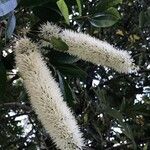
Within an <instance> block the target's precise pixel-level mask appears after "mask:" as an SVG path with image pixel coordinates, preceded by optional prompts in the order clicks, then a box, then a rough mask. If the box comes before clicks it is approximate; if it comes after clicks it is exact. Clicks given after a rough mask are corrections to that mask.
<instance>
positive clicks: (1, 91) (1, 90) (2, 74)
mask: <svg viewBox="0 0 150 150" xmlns="http://www.w3.org/2000/svg"><path fill="white" fill-rule="evenodd" d="M6 79H7V78H6V69H5V67H4V65H3V63H2V62H1V61H0V98H3V96H4V95H5V89H6Z"/></svg>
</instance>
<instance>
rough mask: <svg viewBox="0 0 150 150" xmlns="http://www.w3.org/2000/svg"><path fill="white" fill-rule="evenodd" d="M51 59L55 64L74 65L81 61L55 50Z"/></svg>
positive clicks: (50, 54)
mask: <svg viewBox="0 0 150 150" xmlns="http://www.w3.org/2000/svg"><path fill="white" fill-rule="evenodd" d="M49 58H50V60H51V62H52V63H53V64H58V63H59V64H61V63H62V64H72V63H75V62H77V61H78V60H79V58H77V57H75V56H72V55H69V54H67V53H62V52H59V51H55V50H51V51H50V53H49Z"/></svg>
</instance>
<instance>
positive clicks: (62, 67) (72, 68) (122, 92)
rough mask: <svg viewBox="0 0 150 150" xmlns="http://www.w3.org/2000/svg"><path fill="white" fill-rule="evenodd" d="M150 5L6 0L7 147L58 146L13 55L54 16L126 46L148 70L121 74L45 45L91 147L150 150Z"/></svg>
mask: <svg viewBox="0 0 150 150" xmlns="http://www.w3.org/2000/svg"><path fill="white" fill-rule="evenodd" d="M16 6H17V7H16ZM149 6H150V1H149V0H72V1H69V0H65V1H64V0H58V1H57V0H42V1H41V0H18V1H15V0H1V1H0V149H2V150H9V149H13V150H22V149H25V150H37V149H40V150H52V149H56V148H55V145H54V144H53V143H52V141H51V139H50V137H49V136H48V135H47V133H46V132H45V130H44V129H43V127H42V125H41V123H40V122H39V121H38V120H37V116H36V114H35V113H34V112H33V110H32V108H31V106H30V102H29V99H28V96H27V93H26V91H25V89H24V87H23V82H22V79H21V78H20V77H19V74H18V72H17V70H16V67H15V62H14V53H13V40H14V39H16V38H19V37H21V36H24V35H25V34H27V36H28V37H30V38H32V40H35V41H37V40H38V38H39V37H38V28H39V26H40V24H41V23H43V22H47V21H52V22H55V23H57V24H58V25H60V26H62V27H65V28H69V29H72V30H76V31H78V32H85V33H88V34H90V35H92V36H95V37H97V38H99V39H101V40H105V41H108V42H109V43H111V44H113V45H115V46H116V47H118V48H121V49H125V50H127V51H129V52H130V53H131V55H132V56H133V58H134V60H135V62H136V64H137V65H139V67H140V70H139V71H138V73H137V74H128V75H125V74H118V73H117V72H115V71H114V70H111V69H109V68H106V67H101V66H95V65H93V64H91V63H88V62H84V61H81V60H79V59H77V58H75V57H71V56H69V55H67V54H64V53H61V52H56V51H54V50H53V49H50V48H49V47H44V48H43V55H44V58H45V60H46V62H47V65H48V67H49V68H50V69H51V70H52V71H53V75H54V77H55V78H56V80H57V81H58V82H59V85H60V88H61V90H62V93H63V95H64V100H65V101H67V103H68V105H69V106H70V107H71V108H72V110H73V112H74V114H75V116H76V118H77V120H78V123H79V125H80V127H81V130H82V132H83V133H84V137H85V139H86V141H85V142H86V146H87V147H86V148H85V149H94V150H111V149H116V150H117V149H119V150H121V149H122V150H126V149H129V150H130V149H139V150H148V149H150V74H149V73H150V64H149V60H150V51H149V47H150V30H149V29H150V28H149V27H150V7H149ZM16 21H17V23H16ZM54 43H55V45H56V48H58V49H62V48H63V46H64V43H62V42H61V41H57V40H55V39H54Z"/></svg>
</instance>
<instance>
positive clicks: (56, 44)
mask: <svg viewBox="0 0 150 150" xmlns="http://www.w3.org/2000/svg"><path fill="white" fill-rule="evenodd" d="M51 44H52V45H53V48H54V49H56V50H59V51H63V52H64V51H67V50H68V49H69V47H68V45H67V44H66V43H65V42H64V41H63V40H62V39H61V38H56V37H52V38H51Z"/></svg>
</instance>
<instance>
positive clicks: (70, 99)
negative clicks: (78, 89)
mask: <svg viewBox="0 0 150 150" xmlns="http://www.w3.org/2000/svg"><path fill="white" fill-rule="evenodd" d="M57 74H58V78H59V84H60V89H61V91H62V93H63V97H64V100H65V101H66V102H67V104H68V105H69V106H70V107H72V108H73V107H74V100H75V98H74V96H73V93H72V90H71V87H70V86H69V84H68V83H67V81H66V80H65V79H64V78H63V76H62V75H61V74H60V73H59V71H57Z"/></svg>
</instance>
